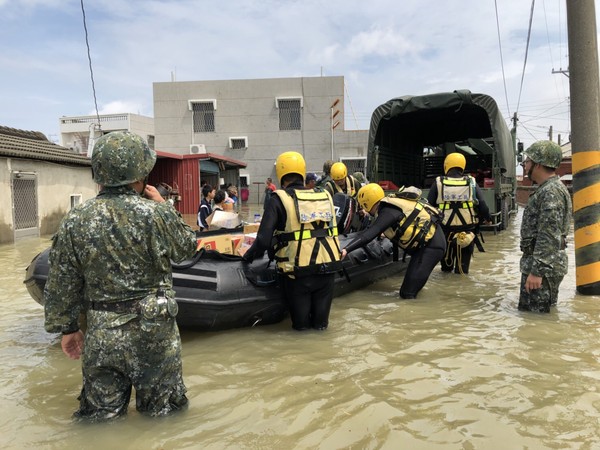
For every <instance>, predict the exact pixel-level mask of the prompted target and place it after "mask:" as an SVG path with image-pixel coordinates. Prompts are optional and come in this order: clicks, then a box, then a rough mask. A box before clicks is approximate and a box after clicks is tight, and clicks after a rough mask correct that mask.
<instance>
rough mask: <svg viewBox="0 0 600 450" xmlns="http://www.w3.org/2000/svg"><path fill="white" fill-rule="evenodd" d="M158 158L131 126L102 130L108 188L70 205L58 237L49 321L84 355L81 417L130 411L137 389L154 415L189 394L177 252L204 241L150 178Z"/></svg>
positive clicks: (49, 327)
mask: <svg viewBox="0 0 600 450" xmlns="http://www.w3.org/2000/svg"><path fill="white" fill-rule="evenodd" d="M155 162H156V153H155V152H154V150H152V149H150V148H149V147H148V145H147V144H146V142H145V141H144V140H143V139H142V138H141V137H139V136H137V135H135V134H133V133H130V132H126V131H124V132H121V131H119V132H113V133H109V134H106V135H104V136H102V137H101V138H99V139H98V141H97V142H96V144H95V145H94V150H93V154H92V169H93V176H94V180H95V181H96V182H97V183H98V184H99V185H101V186H102V188H101V190H100V193H99V194H98V196H97V197H96V198H93V199H91V200H88V201H87V202H85V203H84V204H82V205H79V206H78V207H76V208H74V209H72V210H71V211H69V212H68V213H67V215H66V216H65V218H64V219H63V220H62V222H61V224H60V227H59V229H58V232H57V233H56V235H55V236H54V238H53V242H52V249H51V251H50V258H49V272H48V281H47V282H46V286H45V289H44V302H45V306H44V309H45V328H46V331H48V332H50V333H62V339H61V347H62V350H63V352H64V353H65V354H66V355H67V356H68V357H69V358H71V359H79V358H80V357H82V358H83V360H82V373H83V389H82V390H81V394H80V396H79V401H80V402H79V409H78V410H77V411H76V412H75V414H74V417H76V418H78V419H89V420H92V421H94V420H95V421H100V420H108V419H113V418H116V417H119V416H122V415H124V414H126V412H127V407H128V405H129V399H130V396H131V393H132V389H135V393H136V402H135V404H136V409H137V410H138V411H140V412H141V413H143V414H148V415H150V416H162V415H166V414H169V413H172V412H174V411H177V410H180V409H181V408H183V407H185V406H186V405H187V402H188V400H187V398H186V395H185V394H186V388H185V385H184V383H183V378H182V364H181V339H180V337H179V330H178V328H177V324H176V322H175V316H176V315H177V302H176V301H175V297H174V294H175V292H174V291H173V280H172V271H171V260H173V261H182V260H184V259H187V258H191V257H192V256H193V255H194V253H195V251H196V245H197V240H196V234H195V233H194V231H193V230H192V229H191V228H190V227H189V226H188V225H187V224H186V223H185V222H184V221H183V219H182V217H181V215H180V214H179V213H178V212H177V210H175V208H174V207H173V205H172V203H171V201H165V200H164V199H163V198H162V197H161V195H160V193H159V192H158V191H157V189H156V188H154V187H153V186H150V185H147V179H148V174H149V173H150V171H151V170H152V168H153V167H154V164H155ZM81 313H85V314H86V317H87V332H86V334H85V336H84V334H83V332H82V331H81V330H80V329H79V323H78V318H79V315H80V314H81Z"/></svg>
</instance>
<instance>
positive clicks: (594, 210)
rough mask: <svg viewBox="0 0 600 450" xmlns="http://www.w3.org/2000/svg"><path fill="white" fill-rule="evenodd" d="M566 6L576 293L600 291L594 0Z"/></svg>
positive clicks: (599, 112)
mask: <svg viewBox="0 0 600 450" xmlns="http://www.w3.org/2000/svg"><path fill="white" fill-rule="evenodd" d="M565 3H566V5H567V28H568V39H569V85H570V90H571V130H572V134H571V136H572V138H571V145H572V149H573V218H574V222H575V264H576V284H577V292H579V293H580V294H584V295H598V294H600V219H599V218H600V179H599V177H598V175H597V172H598V166H600V106H599V105H600V103H599V102H600V78H599V76H598V42H597V37H596V36H597V34H596V9H595V5H594V0H570V1H567V2H565Z"/></svg>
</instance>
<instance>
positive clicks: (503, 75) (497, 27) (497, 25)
mask: <svg viewBox="0 0 600 450" xmlns="http://www.w3.org/2000/svg"><path fill="white" fill-rule="evenodd" d="M494 7H495V9H496V29H497V30H498V47H499V49H500V65H501V66H502V82H503V83H504V97H505V99H506V109H507V110H508V115H509V116H510V115H511V114H510V106H509V103H508V91H507V89H506V75H505V74H504V57H503V56H502V40H501V39H500V20H499V18H498V1H497V0H494Z"/></svg>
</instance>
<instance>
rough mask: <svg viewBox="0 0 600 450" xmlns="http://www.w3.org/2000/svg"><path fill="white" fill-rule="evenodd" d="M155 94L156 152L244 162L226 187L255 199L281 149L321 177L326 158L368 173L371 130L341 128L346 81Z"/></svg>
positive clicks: (181, 85) (224, 83)
mask: <svg viewBox="0 0 600 450" xmlns="http://www.w3.org/2000/svg"><path fill="white" fill-rule="evenodd" d="M153 91H154V94H153V96H154V126H155V136H156V140H155V144H156V149H158V150H161V151H164V152H168V153H173V154H200V153H211V154H216V155H221V156H224V157H226V158H231V159H233V160H237V161H244V162H245V163H246V164H247V167H246V168H244V169H242V170H240V172H239V182H236V181H238V180H228V179H225V182H232V183H234V184H238V185H239V186H240V187H242V188H247V189H249V196H250V199H251V201H252V202H256V201H257V200H260V201H262V200H261V199H262V193H263V190H264V182H265V180H266V178H267V177H272V178H273V179H274V180H275V179H276V176H275V168H274V162H275V159H276V158H277V155H279V154H280V153H281V152H284V151H288V150H296V151H298V152H300V153H302V154H303V155H304V158H305V159H306V163H307V170H308V171H311V172H316V173H318V174H320V173H321V172H322V167H323V162H324V161H325V160H327V159H332V160H334V161H344V162H346V163H347V165H348V166H349V167H348V169H349V172H350V173H352V172H354V171H357V170H360V171H363V172H364V171H365V164H366V156H367V135H368V131H367V130H360V131H345V129H344V120H343V117H344V111H345V107H344V77H341V76H338V77H302V78H272V79H256V80H221V81H218V80H217V81H184V82H175V81H172V82H157V83H154V84H153Z"/></svg>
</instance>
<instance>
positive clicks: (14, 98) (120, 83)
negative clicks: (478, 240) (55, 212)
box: [0, 0, 598, 147]
mask: <svg viewBox="0 0 600 450" xmlns="http://www.w3.org/2000/svg"><path fill="white" fill-rule="evenodd" d="M83 6H84V9H85V24H86V27H87V37H88V43H89V48H90V57H91V66H92V72H93V79H94V89H93V88H92V81H91V77H92V75H91V73H90V62H89V60H88V51H87V46H86V33H85V30H84V20H83V12H82V4H81V0H0V125H2V126H8V127H13V128H20V129H25V130H35V131H41V132H42V133H44V134H45V135H46V136H48V138H49V139H50V140H52V141H54V142H58V136H59V118H60V117H62V116H78V115H90V114H95V101H94V91H95V98H96V102H97V105H98V111H99V113H100V114H109V113H135V114H142V115H147V116H151V117H152V116H153V115H154V114H153V99H152V83H154V82H164V81H171V80H176V81H198V80H232V79H253V78H278V77H310V76H344V78H345V91H346V97H345V117H344V125H345V129H347V130H355V129H359V130H364V129H368V128H369V123H370V119H371V115H372V113H373V111H374V110H375V109H376V108H377V107H378V106H379V105H381V104H383V103H385V102H386V101H388V100H390V99H392V98H394V97H399V96H404V95H423V94H432V93H438V92H446V91H454V90H457V89H469V90H470V91H472V92H477V93H484V94H488V95H491V96H492V97H493V98H494V99H495V100H496V102H497V103H498V105H499V107H500V109H501V111H502V112H503V115H504V117H505V119H506V120H507V124H509V125H511V123H510V120H511V118H512V116H513V115H514V114H515V113H517V116H518V119H519V120H518V136H519V139H520V140H521V141H522V142H523V143H524V145H525V146H526V147H527V146H528V145H530V144H531V143H533V142H534V141H536V140H539V139H548V138H549V136H550V129H552V137H553V139H554V140H555V141H558V139H559V135H560V139H561V142H562V143H564V142H567V141H568V140H569V133H570V120H569V114H570V110H569V78H568V77H567V75H565V74H564V73H559V71H560V70H563V71H566V70H568V66H569V64H568V44H567V25H566V22H567V20H566V19H567V17H566V9H565V8H566V6H565V0H538V1H537V2H535V6H534V10H533V18H532V19H531V20H532V21H531V34H530V39H529V41H530V42H529V47H527V40H528V34H529V24H530V16H531V6H532V2H529V1H527V0H369V1H364V0H323V1H321V0H260V1H259V0H83ZM596 15H598V11H596ZM526 52H527V58H526ZM553 72H555V73H553Z"/></svg>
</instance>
